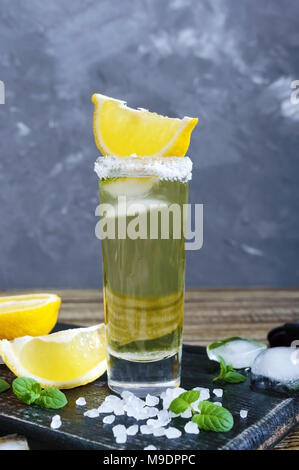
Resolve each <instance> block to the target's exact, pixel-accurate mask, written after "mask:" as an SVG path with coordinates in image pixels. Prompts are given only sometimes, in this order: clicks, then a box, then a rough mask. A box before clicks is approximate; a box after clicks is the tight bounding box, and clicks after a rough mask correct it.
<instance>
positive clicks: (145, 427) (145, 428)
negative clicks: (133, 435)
mask: <svg viewBox="0 0 299 470" xmlns="http://www.w3.org/2000/svg"><path fill="white" fill-rule="evenodd" d="M153 431H154V428H153V426H149V425H148V424H142V426H140V432H141V434H153Z"/></svg>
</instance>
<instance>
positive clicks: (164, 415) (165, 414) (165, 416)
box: [157, 410, 171, 426]
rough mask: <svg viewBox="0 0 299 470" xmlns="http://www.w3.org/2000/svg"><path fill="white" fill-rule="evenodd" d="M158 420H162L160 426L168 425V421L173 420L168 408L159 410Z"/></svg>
mask: <svg viewBox="0 0 299 470" xmlns="http://www.w3.org/2000/svg"><path fill="white" fill-rule="evenodd" d="M157 417H158V420H159V421H160V426H167V424H168V423H170V421H171V417H170V413H169V411H168V410H160V411H158V415H157Z"/></svg>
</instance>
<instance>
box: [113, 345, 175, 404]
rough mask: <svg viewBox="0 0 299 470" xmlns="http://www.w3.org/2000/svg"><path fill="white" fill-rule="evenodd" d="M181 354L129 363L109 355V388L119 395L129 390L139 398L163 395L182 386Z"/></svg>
mask: <svg viewBox="0 0 299 470" xmlns="http://www.w3.org/2000/svg"><path fill="white" fill-rule="evenodd" d="M180 356H181V354H180V352H178V353H175V354H174V355H172V356H170V357H166V358H163V359H161V360H156V361H151V362H144V361H142V362H141V361H138V362H137V361H131V360H130V361H129V360H127V359H123V358H119V357H116V356H114V355H112V354H111V352H109V353H108V357H107V359H108V386H109V388H110V389H111V390H113V391H114V392H116V393H117V394H121V393H122V392H123V391H125V390H128V391H130V392H132V393H134V395H136V396H138V397H145V396H146V395H147V394H148V393H149V394H150V395H156V396H157V395H161V393H162V392H163V391H165V390H166V389H167V388H174V387H179V385H180V379H181V377H180V375H181V374H180V362H181V361H180Z"/></svg>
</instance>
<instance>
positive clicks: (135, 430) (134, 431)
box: [127, 424, 139, 436]
mask: <svg viewBox="0 0 299 470" xmlns="http://www.w3.org/2000/svg"><path fill="white" fill-rule="evenodd" d="M138 430H139V426H138V424H133V425H132V426H129V427H128V428H127V434H128V436H135V435H136V434H137V433H138Z"/></svg>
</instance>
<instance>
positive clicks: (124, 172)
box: [94, 155, 192, 183]
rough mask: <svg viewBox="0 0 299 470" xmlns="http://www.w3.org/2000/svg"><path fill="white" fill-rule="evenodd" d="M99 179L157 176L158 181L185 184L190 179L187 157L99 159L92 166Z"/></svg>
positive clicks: (111, 157) (189, 165)
mask: <svg viewBox="0 0 299 470" xmlns="http://www.w3.org/2000/svg"><path fill="white" fill-rule="evenodd" d="M94 171H95V172H96V174H97V175H98V177H99V179H106V178H115V177H120V176H157V177H158V178H159V179H160V180H169V181H181V182H183V183H184V182H186V181H189V180H191V178H192V161H191V160H190V158H189V157H139V156H137V155H130V156H128V157H124V158H123V157H122V158H120V157H116V156H110V157H99V158H98V159H97V160H96V162H95V164H94Z"/></svg>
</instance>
